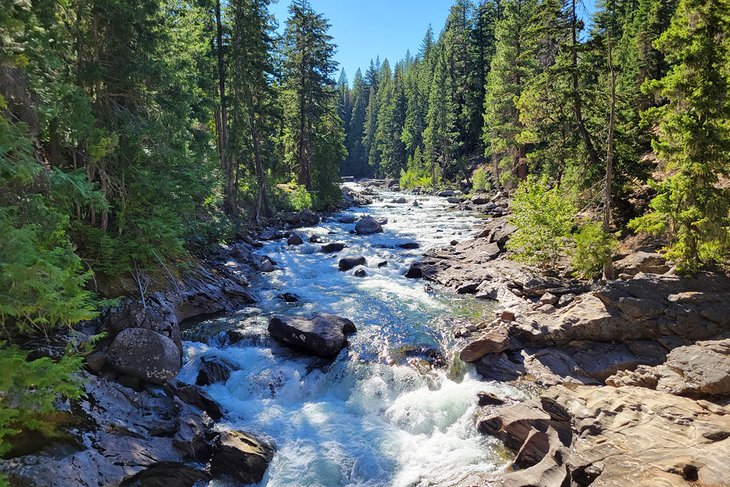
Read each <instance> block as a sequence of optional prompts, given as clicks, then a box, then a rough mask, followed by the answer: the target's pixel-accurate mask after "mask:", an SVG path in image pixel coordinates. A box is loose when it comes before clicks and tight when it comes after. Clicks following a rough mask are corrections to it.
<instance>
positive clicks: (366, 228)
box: [355, 216, 383, 235]
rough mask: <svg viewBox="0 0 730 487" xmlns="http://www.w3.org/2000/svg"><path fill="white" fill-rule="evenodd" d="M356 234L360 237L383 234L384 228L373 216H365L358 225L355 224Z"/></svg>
mask: <svg viewBox="0 0 730 487" xmlns="http://www.w3.org/2000/svg"><path fill="white" fill-rule="evenodd" d="M355 232H356V233H357V234H358V235H372V234H374V233H382V232H383V226H382V225H381V224H380V223H378V221H377V220H376V219H375V218H373V217H371V216H365V217H363V218H360V220H358V222H357V224H355Z"/></svg>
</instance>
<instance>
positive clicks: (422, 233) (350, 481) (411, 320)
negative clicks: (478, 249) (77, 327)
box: [180, 192, 522, 487]
mask: <svg viewBox="0 0 730 487" xmlns="http://www.w3.org/2000/svg"><path fill="white" fill-rule="evenodd" d="M379 196H380V198H381V200H380V201H376V202H375V203H374V204H373V205H370V206H368V207H366V208H354V209H350V210H348V211H344V212H341V213H338V214H335V215H332V216H330V217H328V218H327V219H325V221H324V222H323V223H321V224H320V225H318V226H317V227H312V228H305V229H299V230H297V233H298V234H299V235H300V236H302V238H303V239H304V241H305V244H304V245H301V246H297V247H295V246H292V247H289V246H287V243H286V241H285V240H277V241H272V242H267V243H266V244H265V245H264V247H263V248H261V249H259V250H258V251H257V253H258V254H260V255H261V256H263V255H267V256H270V257H271V258H272V259H273V260H274V261H275V262H276V263H277V270H276V271H275V272H273V273H270V274H263V275H261V276H258V277H256V278H255V279H253V280H252V282H251V291H252V292H253V293H254V294H255V295H256V296H257V298H258V300H259V301H258V305H257V306H256V307H253V308H246V309H244V310H241V311H240V312H239V313H236V314H233V315H231V316H226V317H223V318H218V319H216V320H211V321H209V322H206V323H203V324H202V325H201V326H204V327H206V328H207V329H213V330H224V329H230V328H235V329H238V330H240V333H242V334H243V335H244V336H245V338H244V339H243V340H242V341H240V342H238V343H236V344H235V345H225V344H224V343H225V341H223V340H216V339H215V338H214V339H212V340H210V341H208V342H207V343H205V344H204V343H200V342H193V341H186V342H185V343H184V348H185V359H184V360H185V362H186V365H185V366H184V367H183V370H182V371H181V373H180V379H181V380H183V381H185V382H190V383H194V382H195V378H196V375H197V372H198V370H199V365H200V362H199V358H200V357H203V356H218V357H221V358H223V359H225V360H226V361H228V362H230V363H233V364H235V365H236V366H237V367H238V368H239V370H237V371H235V372H234V373H233V374H232V375H231V377H230V379H229V380H228V381H227V382H226V383H225V384H215V385H212V386H208V387H206V390H207V391H208V392H209V393H210V395H211V396H213V398H214V399H216V400H217V401H219V402H220V403H221V405H222V406H223V407H224V408H225V410H226V418H225V420H224V426H226V427H230V428H235V429H240V430H243V431H249V432H252V433H256V434H258V435H260V436H263V437H265V438H267V439H269V440H270V441H271V442H272V443H274V444H275V446H276V454H275V456H274V459H273V461H272V463H271V465H270V466H269V469H268V471H267V473H266V476H265V478H264V480H263V482H262V483H261V485H262V486H271V487H274V486H276V487H279V486H313V487H314V486H362V487H365V486H372V487H376V486H377V487H381V486H397V487H411V486H414V487H415V486H419V487H420V486H435V485H445V484H446V485H447V484H448V483H449V482H450V481H453V480H454V479H456V478H458V477H461V476H462V475H464V474H466V473H468V472H473V471H482V472H491V471H495V470H497V469H499V468H501V467H502V466H503V465H504V464H505V463H506V460H505V457H504V454H503V452H502V449H501V447H500V445H499V444H498V442H496V441H495V440H494V439H491V438H488V437H485V436H482V435H480V434H479V433H478V432H477V431H476V428H475V426H474V415H475V412H476V409H477V405H476V395H477V392H479V391H490V392H494V393H496V394H498V395H500V396H502V397H512V398H515V399H521V398H522V393H521V392H520V391H518V390H516V389H514V388H512V387H510V386H507V385H505V384H500V383H495V382H484V381H481V380H480V379H479V377H478V375H477V374H476V372H475V371H473V369H471V368H470V367H468V366H466V365H464V364H463V363H461V362H459V361H458V360H455V359H454V358H453V357H452V356H451V355H452V354H451V353H449V350H451V349H452V348H453V344H454V338H453V330H454V326H455V325H454V322H455V321H459V320H466V321H472V322H476V321H479V320H480V319H488V318H490V316H488V315H491V314H492V313H493V309H492V306H491V305H490V304H489V303H487V302H484V301H479V300H476V299H475V298H473V297H460V296H455V295H454V294H453V293H451V292H446V291H441V290H439V289H432V288H431V287H430V286H427V285H426V283H425V282H424V281H421V280H411V279H406V278H405V277H404V273H405V272H406V270H407V269H408V267H409V266H410V264H411V263H412V262H414V261H415V260H417V259H418V258H419V257H420V255H421V254H422V253H423V251H424V250H427V249H428V248H431V247H434V246H443V245H449V243H450V242H451V241H452V240H462V239H466V238H468V237H469V236H471V235H473V234H474V233H476V232H477V231H478V230H480V222H481V220H480V219H479V218H478V216H477V215H476V214H474V213H471V212H465V211H458V210H455V209H453V208H451V207H450V206H449V205H448V204H447V202H446V201H445V200H444V199H443V198H437V197H432V196H413V195H404V194H401V193H391V192H384V193H380V194H379ZM400 197H405V198H406V200H407V202H406V203H405V204H395V203H391V201H392V200H393V199H395V198H400ZM414 200H417V201H418V204H417V206H415V205H414V204H413V202H414ZM361 215H372V216H374V217H376V218H387V219H388V223H387V224H385V225H384V226H383V228H384V233H381V234H376V235H372V236H359V235H355V234H353V233H352V230H353V229H354V226H355V225H354V223H342V222H341V221H343V220H344V221H348V220H349V219H351V218H352V217H353V216H354V217H359V216H361ZM348 217H349V218H348ZM312 235H318V236H319V237H320V239H321V240H323V241H328V242H330V241H331V242H342V243H345V244H347V247H346V248H345V249H344V250H343V251H342V252H339V253H337V254H323V253H320V252H319V249H320V244H310V243H308V242H309V238H310V237H311V236H312ZM407 243H418V244H419V245H420V248H419V249H412V250H404V249H402V248H400V247H399V245H401V244H407ZM346 256H352V257H359V256H364V257H365V258H366V259H367V269H366V272H367V274H368V275H367V276H366V277H364V278H361V277H356V276H355V275H354V271H355V270H354V269H353V270H350V271H347V272H341V271H340V270H339V269H338V267H337V263H338V260H339V259H340V258H342V257H346ZM382 262H387V265H385V266H383V267H378V264H379V263H382ZM285 292H286V293H294V294H296V295H297V296H299V298H300V299H301V302H299V303H293V304H290V303H285V302H284V301H283V300H281V299H279V298H277V295H279V294H281V293H285ZM315 312H326V313H333V314H336V315H339V316H343V317H346V318H349V319H351V320H352V321H353V322H354V323H355V325H356V326H357V329H358V331H357V333H356V334H355V335H353V336H351V337H350V339H349V341H350V346H349V347H348V348H346V349H345V350H343V351H342V352H341V353H340V355H339V356H338V357H337V359H336V360H334V361H324V360H321V359H317V358H312V357H306V356H303V355H301V354H300V353H297V352H294V351H292V350H289V349H288V348H286V347H283V346H280V345H278V344H277V343H275V342H274V341H273V340H271V339H270V338H269V336H268V333H267V331H266V326H267V320H268V317H269V316H271V315H273V314H285V315H286V314H299V315H310V314H312V313H315ZM434 360H435V361H436V362H442V363H443V364H444V366H437V367H429V364H428V362H429V361H430V362H434ZM221 486H222V484H216V483H212V484H211V485H210V487H221Z"/></svg>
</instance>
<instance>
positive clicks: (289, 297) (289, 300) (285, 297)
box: [276, 293, 301, 303]
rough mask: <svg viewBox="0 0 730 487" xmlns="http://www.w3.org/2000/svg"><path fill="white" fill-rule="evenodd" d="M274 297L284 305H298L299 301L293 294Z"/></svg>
mask: <svg viewBox="0 0 730 487" xmlns="http://www.w3.org/2000/svg"><path fill="white" fill-rule="evenodd" d="M276 297H277V298H279V299H281V300H282V301H284V302H285V303H298V302H299V301H301V299H300V298H299V296H297V295H296V294H294V293H282V294H279V295H277V296H276Z"/></svg>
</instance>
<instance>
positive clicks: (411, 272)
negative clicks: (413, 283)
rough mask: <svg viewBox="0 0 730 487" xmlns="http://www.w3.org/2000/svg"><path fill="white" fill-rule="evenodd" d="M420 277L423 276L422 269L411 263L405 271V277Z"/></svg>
mask: <svg viewBox="0 0 730 487" xmlns="http://www.w3.org/2000/svg"><path fill="white" fill-rule="evenodd" d="M421 277H423V271H422V270H421V268H420V267H418V266H416V265H412V266H411V267H409V268H408V270H407V271H406V278H408V279H420V278H421Z"/></svg>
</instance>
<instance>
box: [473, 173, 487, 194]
mask: <svg viewBox="0 0 730 487" xmlns="http://www.w3.org/2000/svg"><path fill="white" fill-rule="evenodd" d="M472 189H473V190H474V191H475V192H476V191H489V190H490V189H492V185H491V184H490V183H489V178H488V173H487V170H486V169H485V168H484V167H478V168H477V170H476V171H474V176H472Z"/></svg>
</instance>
